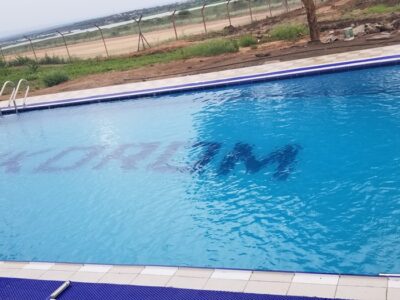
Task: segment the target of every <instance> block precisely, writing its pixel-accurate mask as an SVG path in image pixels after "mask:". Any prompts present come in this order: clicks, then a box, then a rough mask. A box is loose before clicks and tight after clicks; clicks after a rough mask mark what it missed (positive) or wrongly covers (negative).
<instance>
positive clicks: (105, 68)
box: [0, 39, 239, 89]
mask: <svg viewBox="0 0 400 300" xmlns="http://www.w3.org/2000/svg"><path fill="white" fill-rule="evenodd" d="M237 51H239V45H238V43H237V42H236V41H234V40H228V39H216V40H210V41H207V42H204V43H200V44H195V45H191V46H188V47H185V48H181V49H177V50H173V51H169V52H162V53H153V54H144V55H141V56H135V57H117V58H112V59H108V60H103V59H99V58H98V59H88V60H73V62H72V63H69V64H58V63H54V64H51V65H49V64H45V62H46V61H47V60H46V59H44V60H40V61H39V63H40V64H36V62H35V61H34V60H32V59H29V58H26V57H18V58H17V59H16V61H18V63H15V61H13V62H11V63H8V64H7V65H4V66H3V67H0V85H1V84H2V83H3V82H5V81H6V80H12V81H18V80H19V79H21V78H26V79H28V80H29V81H30V84H31V87H33V88H34V89H38V88H42V87H46V86H52V85H55V84H59V83H61V82H64V81H66V80H68V79H76V78H79V77H82V76H86V75H90V74H96V73H104V72H109V71H125V70H130V69H135V68H140V67H144V66H148V65H153V64H160V63H168V62H171V61H176V60H182V59H189V58H193V57H206V56H215V55H219V54H224V53H235V52H237ZM52 61H54V62H59V61H61V59H60V58H52ZM33 65H35V66H33ZM36 66H37V67H36Z"/></svg>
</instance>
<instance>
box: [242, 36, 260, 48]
mask: <svg viewBox="0 0 400 300" xmlns="http://www.w3.org/2000/svg"><path fill="white" fill-rule="evenodd" d="M256 44H257V40H256V38H255V37H253V36H251V35H244V36H241V37H240V38H239V46H240V47H250V46H252V45H256Z"/></svg>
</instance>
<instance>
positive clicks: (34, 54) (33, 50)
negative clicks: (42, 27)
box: [25, 36, 38, 62]
mask: <svg viewBox="0 0 400 300" xmlns="http://www.w3.org/2000/svg"><path fill="white" fill-rule="evenodd" d="M25 38H26V39H27V40H28V41H29V44H30V45H31V48H32V52H33V56H34V57H35V61H36V62H38V59H37V56H36V52H35V48H34V47H33V43H32V40H31V39H30V38H29V37H27V36H25Z"/></svg>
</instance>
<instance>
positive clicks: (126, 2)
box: [0, 0, 180, 38]
mask: <svg viewBox="0 0 400 300" xmlns="http://www.w3.org/2000/svg"><path fill="white" fill-rule="evenodd" d="M1 2H2V3H1V15H0V38H2V37H5V36H8V35H12V34H19V33H24V32H27V31H28V32H29V31H32V30H37V29H42V28H46V27H51V26H55V25H59V24H61V25H62V24H65V23H69V22H74V21H80V20H86V19H91V18H93V17H101V16H105V15H110V14H115V13H120V12H124V11H129V10H134V9H137V8H145V7H152V6H156V5H162V4H169V3H174V2H180V1H176V0H175V1H174V0H109V1H107V0H98V1H93V0H91V1H87V0H86V1H85V0H4V1H1Z"/></svg>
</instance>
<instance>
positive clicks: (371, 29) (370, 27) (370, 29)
mask: <svg viewBox="0 0 400 300" xmlns="http://www.w3.org/2000/svg"><path fill="white" fill-rule="evenodd" d="M378 32H381V30H380V29H379V28H378V27H377V24H370V23H367V24H365V33H367V34H372V33H378Z"/></svg>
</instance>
